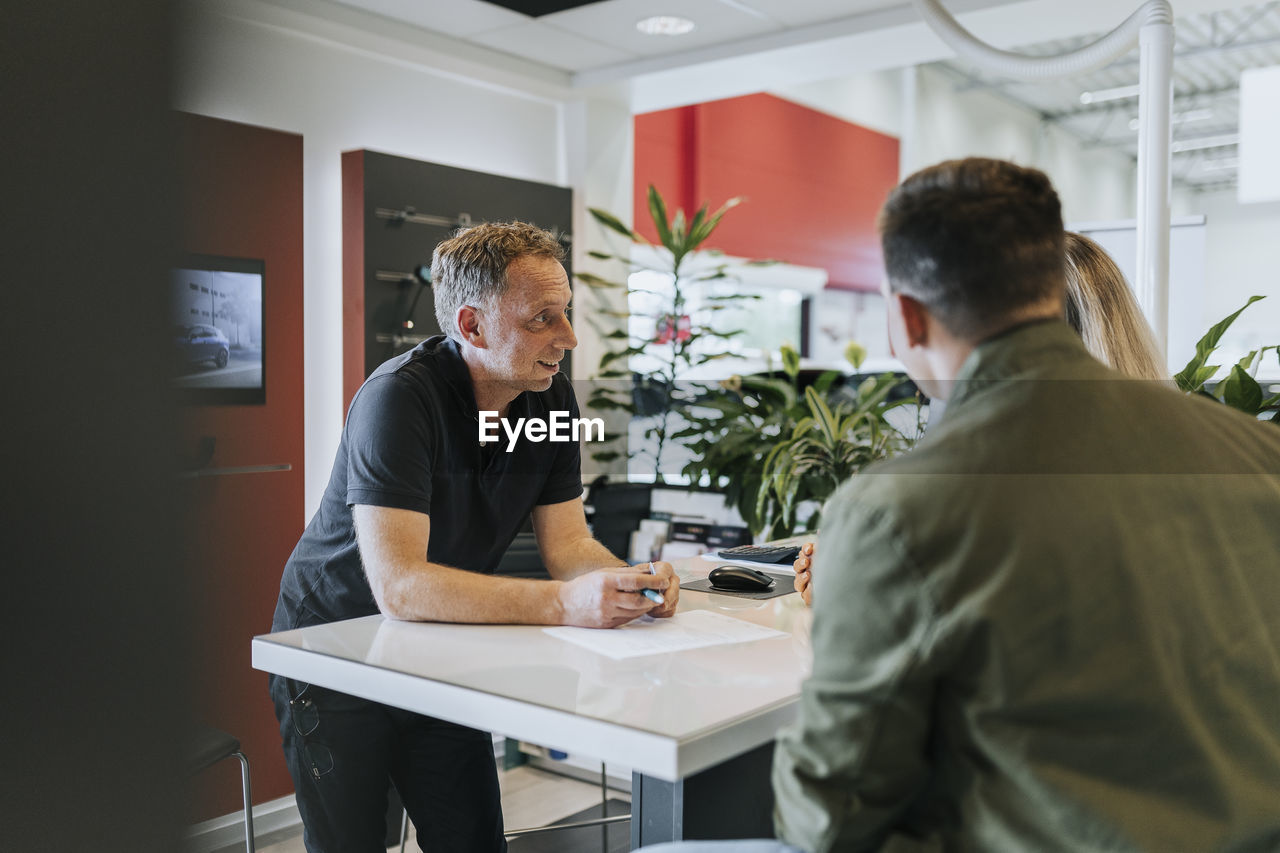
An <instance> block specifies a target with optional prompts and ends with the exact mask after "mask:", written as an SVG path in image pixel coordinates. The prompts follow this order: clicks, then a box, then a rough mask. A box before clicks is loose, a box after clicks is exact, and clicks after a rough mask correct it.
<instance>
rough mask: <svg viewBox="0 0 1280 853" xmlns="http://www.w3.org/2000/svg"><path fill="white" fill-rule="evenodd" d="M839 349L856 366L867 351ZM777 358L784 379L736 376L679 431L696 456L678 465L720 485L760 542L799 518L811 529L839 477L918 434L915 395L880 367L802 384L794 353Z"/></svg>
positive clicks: (832, 373)
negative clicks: (902, 410)
mask: <svg viewBox="0 0 1280 853" xmlns="http://www.w3.org/2000/svg"><path fill="white" fill-rule="evenodd" d="M845 354H846V358H848V360H849V361H850V363H851V364H852V365H853V366H854V368H855V369H856V368H857V367H859V366H861V364H862V360H863V358H865V356H866V352H865V350H863V349H862V348H861V347H860V346H858V345H856V344H851V345H850V346H849V347H848V348H847V349H846V353H845ZM780 355H781V362H782V373H783V375H782V376H781V377H779V376H774V375H763V376H735V377H732V378H731V379H730V380H728V381H726V382H725V383H722V384H723V386H724V387H723V393H721V394H719V395H716V396H708V397H707V398H704V399H703V400H701V401H700V402H699V404H698V409H699V410H701V414H697V413H695V414H693V415H692V416H691V417H690V423H689V426H687V427H686V428H685V429H683V430H681V431H679V432H677V433H676V434H675V437H676V438H681V439H686V440H688V441H689V446H690V449H691V450H692V451H693V453H694V459H693V461H692V462H690V463H689V464H688V465H686V466H685V469H684V473H685V474H686V475H688V476H689V477H690V479H691V482H693V483H698V482H699V481H700V480H702V479H704V478H705V479H706V480H707V481H708V482H709V483H710V484H711V485H713V486H722V487H723V488H724V490H725V496H726V501H727V502H728V503H729V504H730V505H731V506H733V507H735V508H736V509H737V510H738V512H739V513H740V514H741V515H742V517H743V519H744V520H745V521H746V523H747V526H748V527H749V528H750V529H751V532H752V534H753V535H755V536H757V537H761V538H764V539H778V538H782V537H785V536H790V535H792V534H794V533H795V532H796V531H797V529H798V528H799V527H800V525H801V523H802V521H803V525H804V529H806V530H812V529H814V528H815V527H816V526H817V524H818V522H819V521H820V516H821V505H822V503H823V502H825V501H826V499H827V498H828V497H830V496H831V494H832V493H833V492H834V491H835V490H836V488H837V487H838V486H839V485H840V483H842V482H844V481H845V480H846V479H848V478H849V477H851V476H853V475H854V474H856V473H857V472H858V471H860V470H861V469H862V468H863V467H865V466H866V465H868V464H870V463H872V462H875V461H878V460H880V459H886V458H889V457H891V456H894V455H896V454H897V453H900V452H902V451H904V450H907V449H908V448H910V447H911V446H912V445H913V444H914V443H915V441H916V440H917V439H918V438H919V436H920V433H921V431H922V425H921V423H922V422H921V416H922V410H921V408H920V400H919V398H918V397H914V396H910V395H903V394H902V393H901V392H902V391H904V390H905V389H906V388H907V387H909V386H906V385H905V380H904V379H903V378H902V377H900V376H898V375H895V374H893V373H884V374H880V375H877V376H871V377H868V378H867V379H865V380H863V381H862V382H861V383H860V384H858V385H857V386H856V387H848V386H846V385H843V384H842V380H843V379H844V377H843V374H841V373H840V372H839V371H836V370H828V371H824V372H822V373H821V374H819V375H817V376H816V377H812V381H811V382H809V383H807V384H805V383H804V382H803V380H804V379H805V378H808V377H803V376H802V372H801V370H800V355H799V353H797V352H796V351H795V350H794V349H793V348H791V347H783V348H782V350H781V353H780ZM895 392H898V393H896V394H895ZM908 405H915V406H916V407H917V408H916V412H915V422H914V425H912V426H910V427H907V428H902V427H900V426H895V425H894V423H893V422H892V420H891V419H890V417H889V412H890V411H892V410H894V409H897V408H899V407H901V406H908ZM908 419H910V418H909V416H908ZM808 507H812V510H811V511H810V512H809V514H808V516H807V517H806V518H804V519H803V520H802V519H801V518H800V517H799V516H800V513H801V512H802V510H804V509H805V508H808Z"/></svg>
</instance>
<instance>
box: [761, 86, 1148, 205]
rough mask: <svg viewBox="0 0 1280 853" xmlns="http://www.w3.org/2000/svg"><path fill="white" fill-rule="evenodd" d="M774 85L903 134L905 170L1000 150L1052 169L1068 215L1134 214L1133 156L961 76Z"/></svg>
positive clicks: (832, 110)
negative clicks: (965, 83)
mask: <svg viewBox="0 0 1280 853" xmlns="http://www.w3.org/2000/svg"><path fill="white" fill-rule="evenodd" d="M772 91H773V93H774V94H776V95H778V96H779V97H783V98H788V99H790V100H793V101H796V102H798V103H802V104H805V105H806V106H810V107H813V108H814V109H818V110H822V111H824V112H827V113H831V114H832V115H836V116H839V117H840V118H844V119H846V120H848V121H852V122H854V123H855V124H860V125H863V126H864V127H869V128H872V129H874V130H878V131H881V132H882V133H887V134H890V135H892V136H897V137H898V138H899V139H900V140H901V142H902V160H901V169H900V171H901V173H902V174H903V175H904V176H906V175H909V174H911V173H912V172H914V171H916V170H917V169H920V168H923V167H924V166H928V165H930V164H933V163H937V162H939V161H942V160H948V159H952V158H956V157H969V156H982V157H999V158H1003V159H1007V160H1013V161H1015V162H1017V163H1021V164H1023V165H1026V166H1034V167H1036V168H1037V169H1041V170H1043V171H1044V172H1046V173H1047V174H1048V175H1049V177H1050V179H1052V181H1053V183H1054V186H1056V187H1057V189H1058V194H1059V195H1060V196H1061V198H1062V204H1063V213H1064V216H1065V218H1066V219H1070V220H1085V219H1127V218H1130V217H1132V216H1133V215H1134V213H1133V211H1134V196H1135V193H1136V183H1135V181H1136V171H1135V169H1134V166H1133V162H1132V161H1131V160H1130V159H1129V158H1128V157H1125V156H1123V155H1121V154H1117V153H1115V152H1110V151H1087V150H1084V149H1083V148H1082V147H1081V143H1080V141H1079V140H1078V139H1076V138H1074V137H1072V136H1069V135H1068V134H1066V133H1064V132H1062V131H1061V130H1059V129H1057V128H1054V127H1050V126H1048V125H1045V124H1044V123H1043V122H1041V121H1040V118H1039V116H1037V115H1036V114H1035V113H1033V112H1031V111H1030V110H1028V109H1026V108H1024V107H1021V106H1018V105H1016V104H1013V103H1011V102H1009V101H1006V100H1003V99H1001V98H1000V97H998V96H996V95H994V94H992V93H991V92H988V91H983V90H979V89H974V90H969V91H961V90H960V88H959V86H958V84H957V79H956V78H954V77H952V76H950V75H948V74H947V73H945V72H942V71H939V70H937V69H935V68H932V67H930V66H921V67H919V68H911V69H902V70H891V71H876V72H872V73H868V74H860V75H857V76H855V77H849V78H843V79H840V80H827V81H821V82H818V83H805V84H801V85H793V86H785V87H781V88H777V89H773V90H772Z"/></svg>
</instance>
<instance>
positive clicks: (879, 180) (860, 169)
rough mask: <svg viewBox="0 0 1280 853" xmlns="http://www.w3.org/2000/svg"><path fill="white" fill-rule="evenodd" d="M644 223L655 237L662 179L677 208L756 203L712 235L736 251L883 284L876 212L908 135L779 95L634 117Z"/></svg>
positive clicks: (872, 285) (852, 282)
mask: <svg viewBox="0 0 1280 853" xmlns="http://www.w3.org/2000/svg"><path fill="white" fill-rule="evenodd" d="M635 143H636V145H635V193H636V197H635V210H634V216H635V219H634V221H635V223H636V225H637V228H638V230H639V231H640V232H641V233H642V234H644V235H645V236H646V237H647V238H649V239H657V237H656V234H655V233H654V232H653V228H652V226H651V225H650V224H649V215H648V209H647V206H646V202H645V198H646V192H647V187H648V185H649V184H650V183H653V184H655V185H656V186H657V187H658V188H659V189H660V190H661V191H662V193H663V195H664V196H665V197H666V198H667V201H668V206H669V207H670V208H671V209H672V210H674V209H675V208H677V207H683V208H684V209H685V211H686V212H692V211H693V210H695V209H696V208H697V206H698V205H699V204H701V203H703V202H708V201H709V202H711V205H712V207H713V208H714V207H717V206H719V205H720V204H721V203H723V202H724V201H725V200H726V199H728V198H731V197H733V196H738V195H740V196H744V197H745V198H746V203H744V204H743V205H742V206H741V207H739V208H738V209H736V210H734V211H733V213H732V214H730V215H729V216H727V217H725V219H724V220H723V222H722V223H721V226H720V228H719V230H717V232H716V234H715V236H714V237H713V238H712V240H711V244H712V245H713V246H714V247H715V248H718V249H722V250H723V251H725V252H727V253H728V254H731V255H738V256H741V257H754V258H764V257H768V258H775V259H777V260H781V261H786V262H788V263H794V264H802V265H805V266H815V267H822V268H824V269H826V270H827V272H828V274H829V275H830V283H829V286H830V287H839V288H845V289H850V290H876V289H878V288H879V286H880V278H881V275H882V273H881V258H880V245H879V237H878V236H877V234H876V230H875V219H876V214H877V212H878V211H879V209H880V206H881V204H883V203H884V200H885V198H886V197H887V196H888V194H889V191H890V190H892V189H893V187H894V186H895V185H896V184H897V182H898V140H897V139H895V138H894V137H891V136H887V135H885V134H882V133H878V132H876V131H873V130H868V129H867V128H864V127H859V126H858V125H855V124H851V123H849V122H847V121H843V120H842V119H838V118H835V117H834V116H830V115H827V114H826V113H821V112H818V111H817V110H812V109H809V108H808V107H804V106H801V105H799V104H795V103H792V102H790V101H786V100H783V99H782V98H778V97H775V96H773V95H766V94H756V95H744V96H742V97H739V98H730V99H727V100H723V101H711V102H708V103H705V104H695V105H693V106H688V107H679V108H676V109H672V110H663V111H660V112H656V113H647V114H644V115H638V116H636V118H635Z"/></svg>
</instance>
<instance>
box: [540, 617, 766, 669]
mask: <svg viewBox="0 0 1280 853" xmlns="http://www.w3.org/2000/svg"><path fill="white" fill-rule="evenodd" d="M542 630H544V631H546V632H547V633H548V634H550V635H551V636H553V637H559V638H560V639H562V640H568V641H569V642H570V643H573V644H575V645H578V646H582V647H583V648H587V649H590V650H591V651H593V652H597V653H599V654H602V655H607V656H609V657H611V658H613V659H614V660H622V659H623V658H637V657H642V656H644V655H657V654H665V653H667V652H679V651H684V650H685V649H700V648H703V647H704V646H720V645H726V644H728V643H749V642H751V641H753V640H764V639H767V638H769V637H785V636H787V635H786V634H784V633H783V632H781V631H775V630H774V629H772V628H766V627H764V626H763V625H757V624H755V623H754V622H746V621H743V620H742V619H734V618H733V617H732V616H725V615H724V614H723V613H715V612H713V611H710V610H691V611H689V612H686V613H677V614H676V615H675V616H672V617H670V618H669V619H652V618H650V617H647V616H644V617H641V618H639V619H637V620H635V621H634V622H628V623H627V624H626V625H623V626H622V627H620V628H564V627H561V628H543V629H542Z"/></svg>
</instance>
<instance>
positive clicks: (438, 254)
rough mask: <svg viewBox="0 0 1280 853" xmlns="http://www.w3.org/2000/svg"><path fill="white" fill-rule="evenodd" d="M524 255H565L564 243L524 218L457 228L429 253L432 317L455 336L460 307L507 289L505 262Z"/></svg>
mask: <svg viewBox="0 0 1280 853" xmlns="http://www.w3.org/2000/svg"><path fill="white" fill-rule="evenodd" d="M526 255H531V256H534V257H544V258H551V259H552V260H555V261H560V262H563V261H564V247H563V246H561V245H560V241H559V240H557V239H556V236H555V235H554V234H552V233H551V232H550V231H544V230H542V229H541V228H539V227H537V226H536V225H530V224H529V223H527V222H486V223H484V224H482V225H473V226H472V227H470V228H463V229H460V230H459V231H458V232H457V233H456V234H454V235H453V236H452V237H450V238H449V239H448V240H445V241H444V242H442V243H441V244H440V245H438V246H436V250H435V252H433V253H432V255H431V289H432V291H433V292H434V294H435V301H436V322H438V323H439V324H440V328H441V330H442V331H444V333H445V334H446V335H448V336H449V337H451V338H454V339H458V338H459V337H460V336H461V332H459V330H458V326H457V320H456V318H457V315H458V309H459V308H461V307H462V306H463V305H490V304H492V302H493V300H494V299H496V298H497V297H499V296H501V295H502V294H504V293H506V291H507V267H509V266H510V265H511V262H512V261H514V260H515V259H516V258H522V257H525V256H526Z"/></svg>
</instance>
